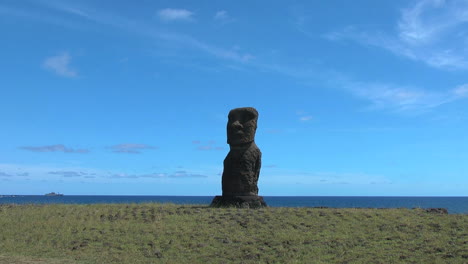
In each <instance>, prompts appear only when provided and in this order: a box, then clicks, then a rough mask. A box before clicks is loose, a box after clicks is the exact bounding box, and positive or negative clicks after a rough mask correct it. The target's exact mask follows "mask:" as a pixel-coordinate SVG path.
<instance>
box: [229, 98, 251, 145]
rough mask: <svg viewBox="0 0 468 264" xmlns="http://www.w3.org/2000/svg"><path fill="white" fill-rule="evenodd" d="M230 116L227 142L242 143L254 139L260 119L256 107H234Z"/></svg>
mask: <svg viewBox="0 0 468 264" xmlns="http://www.w3.org/2000/svg"><path fill="white" fill-rule="evenodd" d="M228 118H229V119H228V123H227V143H228V144H229V145H234V146H235V145H242V144H246V143H250V142H253V141H254V139H255V131H256V130H257V120H258V112H257V110H255V108H253V107H242V108H235V109H232V110H231V111H230V112H229V115H228Z"/></svg>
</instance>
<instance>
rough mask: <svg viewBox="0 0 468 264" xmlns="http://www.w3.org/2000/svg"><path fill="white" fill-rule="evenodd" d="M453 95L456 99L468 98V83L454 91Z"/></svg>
mask: <svg viewBox="0 0 468 264" xmlns="http://www.w3.org/2000/svg"><path fill="white" fill-rule="evenodd" d="M453 94H454V95H455V96H456V97H460V98H462V97H468V83H465V84H463V85H460V86H458V87H456V88H455V89H453Z"/></svg>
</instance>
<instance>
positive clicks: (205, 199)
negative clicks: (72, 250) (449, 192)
mask: <svg viewBox="0 0 468 264" xmlns="http://www.w3.org/2000/svg"><path fill="white" fill-rule="evenodd" d="M263 198H264V200H265V202H266V203H267V204H268V206H271V207H333V208H446V209H447V210H448V212H449V213H450V214H468V197H380V196H378V197H371V196H263ZM211 200H213V196H107V195H96V196H94V195H64V196H45V195H3V196H2V195H0V204H10V203H14V204H51V203H60V204H95V203H174V204H199V205H209V204H210V203H211Z"/></svg>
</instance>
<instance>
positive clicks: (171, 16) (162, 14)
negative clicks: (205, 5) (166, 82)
mask: <svg viewBox="0 0 468 264" xmlns="http://www.w3.org/2000/svg"><path fill="white" fill-rule="evenodd" d="M192 15H193V13H192V12H190V11H188V10H186V9H172V8H165V9H161V10H159V11H158V17H159V18H160V19H161V20H163V21H165V22H170V21H191V20H193V18H192Z"/></svg>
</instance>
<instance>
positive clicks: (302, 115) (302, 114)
mask: <svg viewBox="0 0 468 264" xmlns="http://www.w3.org/2000/svg"><path fill="white" fill-rule="evenodd" d="M296 115H297V116H298V117H299V121H301V122H307V121H310V120H312V118H313V116H311V115H309V114H308V113H307V112H305V111H302V110H299V111H297V112H296Z"/></svg>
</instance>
